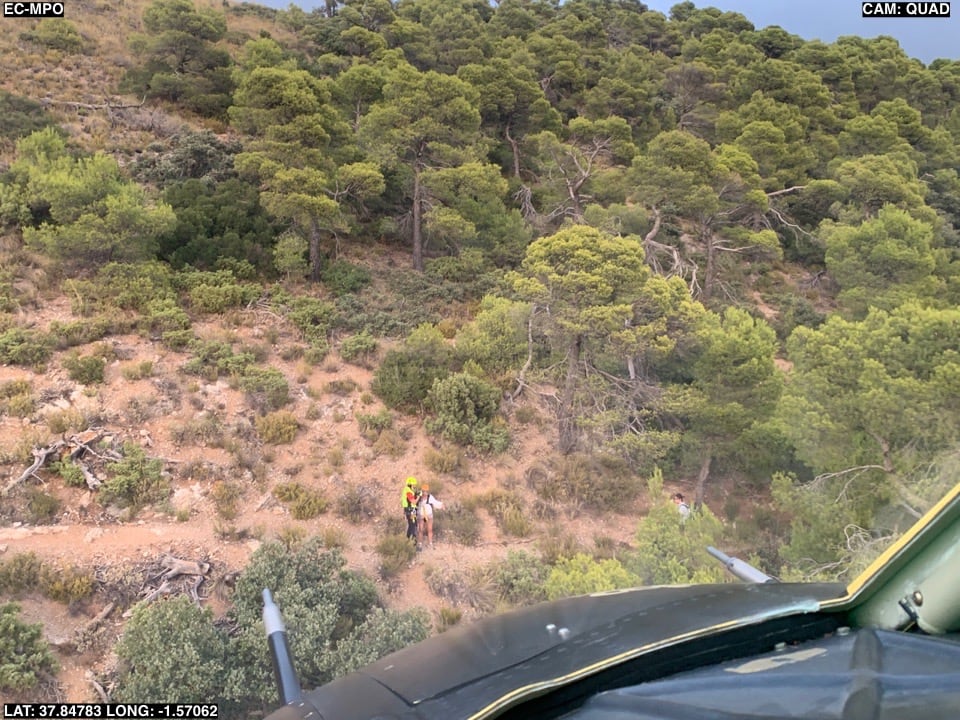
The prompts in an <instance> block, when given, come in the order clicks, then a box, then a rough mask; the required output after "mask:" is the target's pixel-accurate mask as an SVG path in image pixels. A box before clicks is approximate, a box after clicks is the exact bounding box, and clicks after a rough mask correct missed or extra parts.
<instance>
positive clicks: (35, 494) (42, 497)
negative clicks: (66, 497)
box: [27, 488, 60, 525]
mask: <svg viewBox="0 0 960 720" xmlns="http://www.w3.org/2000/svg"><path fill="white" fill-rule="evenodd" d="M58 512H60V501H59V500H58V499H57V498H56V497H54V496H53V495H49V494H47V493H45V492H44V491H43V490H41V489H40V488H30V489H29V490H28V491H27V515H28V517H29V518H30V522H32V523H35V524H37V525H42V524H45V523H49V522H50V521H52V520H53V519H54V518H55V517H56V515H57V513H58Z"/></svg>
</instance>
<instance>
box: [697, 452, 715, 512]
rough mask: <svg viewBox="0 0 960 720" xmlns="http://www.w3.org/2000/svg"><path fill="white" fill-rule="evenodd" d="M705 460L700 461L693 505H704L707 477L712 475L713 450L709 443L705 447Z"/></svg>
mask: <svg viewBox="0 0 960 720" xmlns="http://www.w3.org/2000/svg"><path fill="white" fill-rule="evenodd" d="M704 453H705V454H704V456H703V460H702V461H701V462H700V472H698V473H697V487H696V489H695V490H694V494H693V506H694V507H695V508H698V507H700V506H701V505H703V496H704V494H705V493H706V486H707V478H708V477H710V464H711V463H712V462H713V450H712V449H711V447H710V445H709V444H708V445H707V446H706V448H704Z"/></svg>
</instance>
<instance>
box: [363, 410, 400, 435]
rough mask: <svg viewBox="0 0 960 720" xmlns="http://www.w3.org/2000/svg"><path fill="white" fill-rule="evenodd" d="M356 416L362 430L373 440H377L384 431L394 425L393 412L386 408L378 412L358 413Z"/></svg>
mask: <svg viewBox="0 0 960 720" xmlns="http://www.w3.org/2000/svg"><path fill="white" fill-rule="evenodd" d="M356 418H357V425H358V426H359V428H360V432H361V433H362V434H363V436H364V437H365V438H366V439H367V440H370V441H371V442H372V441H374V440H376V438H377V437H378V436H379V435H380V433H381V432H382V431H384V430H386V429H387V428H389V427H393V413H392V412H390V411H389V410H387V409H386V408H383V409H382V410H380V412H377V413H357V414H356Z"/></svg>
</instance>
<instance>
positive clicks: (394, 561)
mask: <svg viewBox="0 0 960 720" xmlns="http://www.w3.org/2000/svg"><path fill="white" fill-rule="evenodd" d="M376 550H377V555H379V556H380V577H382V578H384V579H385V580H386V579H389V578H392V577H394V576H395V575H397V574H398V573H400V572H401V571H402V570H404V569H405V568H406V567H407V566H408V565H409V564H410V563H411V562H413V558H414V557H416V555H417V547H416V545H415V544H414V543H413V541H412V540H410V539H408V538H406V537H404V536H403V535H393V534H391V535H384V536H383V537H381V538H380V539H379V540H378V541H377V547H376Z"/></svg>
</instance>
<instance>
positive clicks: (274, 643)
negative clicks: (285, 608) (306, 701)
mask: <svg viewBox="0 0 960 720" xmlns="http://www.w3.org/2000/svg"><path fill="white" fill-rule="evenodd" d="M263 627H264V629H265V630H266V631H267V644H269V645H270V657H271V659H272V660H273V675H274V677H276V679H277V692H278V693H279V694H280V702H282V703H283V704H284V705H289V704H290V703H292V702H296V701H297V700H299V699H300V696H301V695H302V690H301V689H300V681H299V680H297V671H296V670H295V669H294V667H293V658H292V657H291V655H290V645H289V644H288V643H287V628H286V626H285V625H284V624H283V616H281V615H280V608H279V607H277V604H276V603H275V602H274V601H273V596H272V595H271V594H270V590H269V589H267V588H264V589H263Z"/></svg>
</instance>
